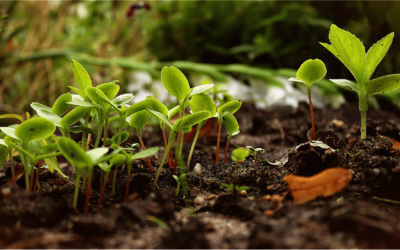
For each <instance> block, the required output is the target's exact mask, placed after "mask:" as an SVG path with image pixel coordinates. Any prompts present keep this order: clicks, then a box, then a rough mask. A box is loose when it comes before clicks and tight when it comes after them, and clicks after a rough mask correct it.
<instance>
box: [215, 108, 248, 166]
mask: <svg viewBox="0 0 400 250" xmlns="http://www.w3.org/2000/svg"><path fill="white" fill-rule="evenodd" d="M241 106H242V102H241V101H231V102H228V103H225V104H224V105H222V106H221V107H219V108H218V140H217V149H216V151H215V163H217V164H218V163H219V143H220V141H221V129H222V116H223V115H224V114H225V112H226V111H229V112H230V113H231V114H234V113H235V112H236V111H237V110H238V109H239V108H240V107H241Z"/></svg>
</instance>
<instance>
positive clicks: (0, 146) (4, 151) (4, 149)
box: [0, 139, 8, 167]
mask: <svg viewBox="0 0 400 250" xmlns="http://www.w3.org/2000/svg"><path fill="white" fill-rule="evenodd" d="M7 156H8V146H7V144H6V143H5V142H4V140H3V139H0V167H1V166H3V164H4V162H5V161H6V159H7Z"/></svg>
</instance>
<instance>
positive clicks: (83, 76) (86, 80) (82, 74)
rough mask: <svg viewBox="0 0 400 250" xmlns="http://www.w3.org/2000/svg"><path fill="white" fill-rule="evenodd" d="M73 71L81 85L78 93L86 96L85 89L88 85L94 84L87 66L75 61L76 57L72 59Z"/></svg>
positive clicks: (83, 96)
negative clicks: (86, 68)
mask: <svg viewBox="0 0 400 250" xmlns="http://www.w3.org/2000/svg"><path fill="white" fill-rule="evenodd" d="M71 66H72V72H73V73H74V77H75V81H76V83H77V84H78V86H79V90H80V91H79V92H80V93H78V92H77V93H78V94H79V95H80V96H82V98H85V96H86V95H85V89H86V87H89V86H92V80H91V79H90V76H89V74H88V73H87V72H86V70H85V68H84V67H83V66H82V65H81V64H80V63H78V62H77V61H75V60H74V59H72V60H71Z"/></svg>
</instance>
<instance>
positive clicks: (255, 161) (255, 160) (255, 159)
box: [254, 153, 257, 165]
mask: <svg viewBox="0 0 400 250" xmlns="http://www.w3.org/2000/svg"><path fill="white" fill-rule="evenodd" d="M254 163H255V164H256V165H257V154H256V153H254Z"/></svg>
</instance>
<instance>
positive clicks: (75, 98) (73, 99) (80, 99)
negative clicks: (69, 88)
mask: <svg viewBox="0 0 400 250" xmlns="http://www.w3.org/2000/svg"><path fill="white" fill-rule="evenodd" d="M71 97H72V99H71V101H73V102H74V101H84V100H85V99H83V98H82V96H80V95H76V94H71Z"/></svg>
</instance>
